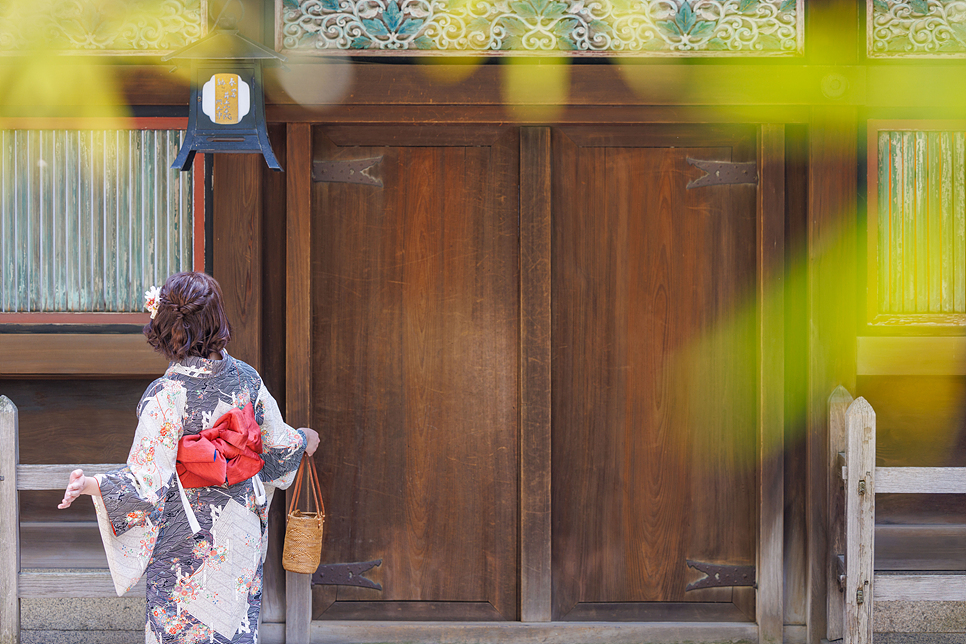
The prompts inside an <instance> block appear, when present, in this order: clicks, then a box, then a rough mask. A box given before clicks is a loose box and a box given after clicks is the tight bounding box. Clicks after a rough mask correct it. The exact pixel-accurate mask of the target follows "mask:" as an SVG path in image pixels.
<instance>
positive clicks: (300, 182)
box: [285, 123, 312, 642]
mask: <svg viewBox="0 0 966 644" xmlns="http://www.w3.org/2000/svg"><path fill="white" fill-rule="evenodd" d="M285 145H286V155H285V156H286V163H285V170H286V175H287V185H286V226H285V227H286V272H285V275H286V278H285V296H286V299H285V302H286V309H287V313H288V315H287V317H286V318H285V355H286V360H285V390H286V398H285V412H286V413H285V415H286V420H287V421H288V423H290V424H291V425H293V426H296V427H298V426H307V425H308V424H309V423H310V422H311V409H312V400H311V398H312V308H311V296H312V293H311V261H310V260H311V240H312V237H311V233H312V174H311V173H312V128H311V126H309V125H308V124H305V123H293V124H290V125H289V126H288V128H287V136H286V143H285ZM311 619H312V587H311V584H310V576H309V575H303V574H300V573H293V572H287V571H286V573H285V641H286V642H308V641H309V622H310V621H311Z"/></svg>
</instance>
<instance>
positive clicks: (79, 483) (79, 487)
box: [57, 435, 317, 510]
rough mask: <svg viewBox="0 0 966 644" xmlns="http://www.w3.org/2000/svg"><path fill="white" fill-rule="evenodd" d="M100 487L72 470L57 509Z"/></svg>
mask: <svg viewBox="0 0 966 644" xmlns="http://www.w3.org/2000/svg"><path fill="white" fill-rule="evenodd" d="M316 436H317V435H316ZM100 491H101V490H100V486H99V485H98V484H97V479H96V478H94V477H93V476H84V470H74V471H73V472H71V473H70V481H68V483H67V489H66V490H65V491H64V500H63V501H61V502H60V505H58V506H57V507H58V508H59V509H61V510H64V509H66V508H69V507H70V504H71V503H73V502H74V501H76V500H77V497H79V496H80V495H81V494H99V493H100Z"/></svg>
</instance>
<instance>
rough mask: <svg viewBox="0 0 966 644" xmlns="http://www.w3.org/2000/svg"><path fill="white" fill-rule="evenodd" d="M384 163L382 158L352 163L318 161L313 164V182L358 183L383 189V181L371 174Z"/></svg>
mask: <svg viewBox="0 0 966 644" xmlns="http://www.w3.org/2000/svg"><path fill="white" fill-rule="evenodd" d="M380 163H382V157H374V158H371V159H353V160H350V161H316V162H315V163H313V164H312V181H315V182H316V183H358V184H361V185H364V186H376V187H377V188H381V187H382V180H381V179H377V178H375V177H373V176H372V175H371V174H369V172H370V171H371V170H372V169H373V168H375V167H377V166H378V165H379V164H380Z"/></svg>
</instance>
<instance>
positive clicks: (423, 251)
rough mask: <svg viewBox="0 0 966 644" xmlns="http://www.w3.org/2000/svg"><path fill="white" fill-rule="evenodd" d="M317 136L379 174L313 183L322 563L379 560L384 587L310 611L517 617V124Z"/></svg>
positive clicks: (330, 591)
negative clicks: (368, 181) (365, 180)
mask: <svg viewBox="0 0 966 644" xmlns="http://www.w3.org/2000/svg"><path fill="white" fill-rule="evenodd" d="M312 138H313V141H314V148H315V149H314V151H313V159H314V160H316V161H318V160H351V159H360V158H371V157H382V160H381V162H380V163H379V165H378V167H377V168H376V169H375V170H374V171H373V174H376V175H378V176H381V181H382V184H383V185H382V186H381V187H376V186H365V185H352V184H347V183H316V184H314V187H313V190H312V217H313V221H312V245H311V248H312V260H311V266H312V287H311V288H312V298H311V302H312V307H313V309H312V340H313V341H312V346H313V351H314V354H313V356H312V389H313V408H312V422H313V423H315V425H316V426H317V427H319V429H320V432H321V433H322V436H323V438H322V447H321V448H320V450H319V456H317V457H316V459H317V461H318V463H319V469H320V471H321V472H322V479H323V488H324V490H323V491H324V494H325V499H326V504H327V508H328V512H329V516H328V521H327V524H326V537H325V545H324V550H323V557H322V560H323V562H352V561H367V560H372V559H382V560H383V563H382V566H381V567H379V568H376V569H375V570H373V571H371V572H370V573H368V576H369V577H371V578H372V579H373V580H375V581H377V582H379V583H381V584H382V586H383V590H382V592H377V591H375V590H367V589H358V588H348V587H338V589H337V590H336V588H335V587H316V588H315V591H314V592H315V596H314V602H313V616H314V617H315V618H316V619H319V618H321V619H366V620H379V619H388V620H472V621H479V620H514V619H517V616H518V609H517V605H518V601H517V590H516V589H517V507H518V484H517V479H518V467H517V458H518V457H517V453H518V450H517V441H518V419H517V398H518V375H517V374H518V351H519V348H518V343H519V340H518V317H519V316H518V311H519V307H518V300H519V295H518V288H519V286H518V285H519V268H518V262H519V260H518V216H519V209H518V199H519V196H518V176H519V168H518V161H517V159H518V149H519V143H518V133H517V131H516V130H514V129H511V128H497V127H426V126H423V127H371V126H345V127H317V128H315V129H314V131H313V137H312Z"/></svg>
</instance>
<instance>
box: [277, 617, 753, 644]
mask: <svg viewBox="0 0 966 644" xmlns="http://www.w3.org/2000/svg"><path fill="white" fill-rule="evenodd" d="M286 641H291V640H286ZM306 641H308V640H306ZM311 642H312V644H350V643H352V644H376V643H381V642H385V643H399V644H401V643H403V642H433V643H434V644H640V642H648V643H649V644H662V643H665V642H666V643H671V642H693V643H695V644H697V643H708V644H710V643H712V642H721V643H724V642H728V643H735V642H743V643H745V644H756V643H757V642H758V626H757V625H756V624H754V623H747V622H651V623H648V622H636V623H635V622H620V623H614V622H570V623H568V622H553V623H539V624H536V623H531V624H526V623H522V622H372V621H366V622H361V621H360V622H343V621H325V622H321V621H316V622H312V639H311Z"/></svg>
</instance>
